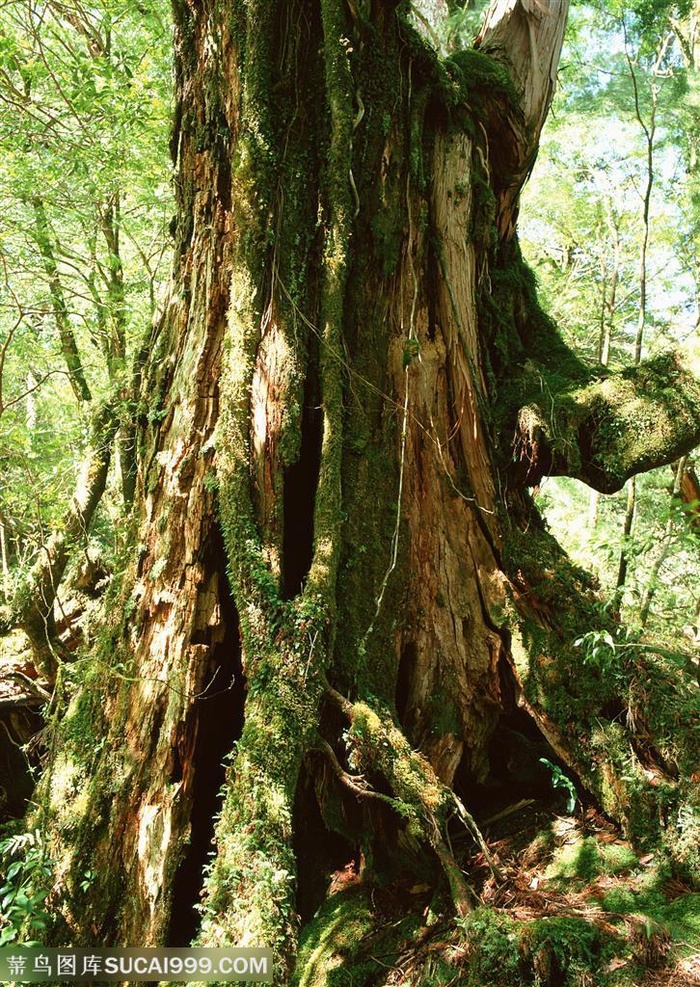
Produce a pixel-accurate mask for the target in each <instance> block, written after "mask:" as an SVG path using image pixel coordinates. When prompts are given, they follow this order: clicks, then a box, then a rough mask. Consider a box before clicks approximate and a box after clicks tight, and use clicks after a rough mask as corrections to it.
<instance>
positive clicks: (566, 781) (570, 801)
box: [539, 757, 578, 812]
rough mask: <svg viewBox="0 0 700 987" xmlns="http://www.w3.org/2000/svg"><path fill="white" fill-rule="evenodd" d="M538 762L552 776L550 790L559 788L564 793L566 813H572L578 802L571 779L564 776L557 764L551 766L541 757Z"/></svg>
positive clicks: (549, 762)
mask: <svg viewBox="0 0 700 987" xmlns="http://www.w3.org/2000/svg"><path fill="white" fill-rule="evenodd" d="M539 760H540V764H544V765H545V767H547V768H549V770H550V772H551V774H552V788H555V789H556V788H561V789H563V790H564V791H565V792H566V795H567V799H566V811H567V812H573V811H574V809H575V808H576V803H577V801H578V793H577V791H576V785H574V783H573V781H572V780H571V778H569V777H568V776H567V775H565V774H564V772H563V771H562V769H561V768H560V767H559V765H558V764H553V763H552V762H551V761H548V760H547V758H546V757H541V758H540V759H539Z"/></svg>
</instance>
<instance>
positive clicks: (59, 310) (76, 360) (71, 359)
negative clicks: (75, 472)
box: [32, 196, 92, 401]
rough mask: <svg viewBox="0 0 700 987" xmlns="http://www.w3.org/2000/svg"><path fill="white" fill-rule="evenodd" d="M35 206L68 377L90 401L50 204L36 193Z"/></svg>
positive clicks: (79, 395) (78, 393)
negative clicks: (53, 237)
mask: <svg viewBox="0 0 700 987" xmlns="http://www.w3.org/2000/svg"><path fill="white" fill-rule="evenodd" d="M32 207H33V209H34V221H35V227H36V242H37V246H38V247H39V252H40V254H41V257H42V260H43V263H44V271H45V273H46V277H47V279H48V282H49V291H50V294H51V304H52V307H53V315H54V321H55V322H56V329H57V331H58V336H59V339H60V341H61V352H62V354H63V358H64V360H65V361H66V367H67V368H68V379H69V380H70V384H71V387H72V388H73V393H74V394H75V396H76V398H77V399H78V401H90V400H91V399H92V395H91V393H90V388H89V387H88V383H87V380H86V379H85V373H84V371H83V364H82V361H81V358H80V353H79V351H78V344H77V343H76V340H75V335H74V333H73V329H72V328H71V324H70V319H69V316H68V306H67V304H66V299H65V296H64V294H63V285H62V284H61V277H60V274H59V270H58V264H57V263H56V257H55V254H54V249H53V244H52V242H51V228H50V226H49V220H48V216H47V215H46V207H45V206H44V202H43V200H42V199H41V198H40V197H39V196H35V197H34V198H33V199H32Z"/></svg>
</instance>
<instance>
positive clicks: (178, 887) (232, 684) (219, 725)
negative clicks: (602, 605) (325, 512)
mask: <svg viewBox="0 0 700 987" xmlns="http://www.w3.org/2000/svg"><path fill="white" fill-rule="evenodd" d="M207 554H208V555H209V560H208V565H209V566H210V567H211V570H212V572H213V573H215V574H216V575H215V578H216V579H217V581H218V590H217V593H218V599H219V608H220V622H219V623H218V624H217V625H215V626H213V627H203V628H200V629H198V631H197V633H196V635H195V637H196V640H195V639H193V641H192V643H193V644H196V645H200V646H201V645H206V646H207V647H208V648H209V659H208V663H207V671H206V675H205V678H204V681H203V682H202V688H201V692H200V693H199V694H198V696H197V698H196V700H195V702H194V703H193V705H192V706H191V708H190V710H189V713H188V715H187V719H186V720H185V721H184V723H183V725H182V728H181V731H180V732H179V736H178V738H177V740H176V743H175V745H174V748H173V770H172V772H171V775H170V780H171V782H172V783H174V784H177V783H179V782H182V785H183V794H184V795H185V796H186V797H188V798H190V799H191V804H192V813H191V816H190V834H189V844H188V846H187V849H186V851H185V854H184V856H183V859H182V862H181V863H180V865H179V867H178V869H177V872H176V874H175V877H174V879H173V891H172V902H171V906H170V913H171V918H170V926H169V929H168V933H167V937H166V942H167V945H169V946H187V945H189V944H190V943H191V942H192V941H193V940H194V938H195V936H196V934H197V931H198V927H199V921H200V915H199V911H198V906H199V904H200V899H201V892H202V888H203V886H204V870H205V867H206V865H207V864H208V863H209V860H210V857H211V852H212V843H213V837H214V820H215V818H216V817H217V815H218V813H219V812H220V810H221V807H222V804H223V791H222V789H223V785H224V782H225V780H226V766H225V765H226V761H227V759H228V758H229V757H230V756H231V755H232V753H233V749H234V745H235V743H236V742H237V741H238V740H239V739H240V737H241V734H242V732H243V723H244V702H245V679H244V675H243V666H242V663H241V647H240V629H239V620H238V613H237V611H236V606H235V604H234V602H233V598H232V596H231V594H230V591H229V589H228V586H227V578H226V556H225V553H224V548H223V543H222V540H221V534H220V533H219V530H218V528H214V529H213V531H212V536H211V546H210V548H209V549H208V553H207Z"/></svg>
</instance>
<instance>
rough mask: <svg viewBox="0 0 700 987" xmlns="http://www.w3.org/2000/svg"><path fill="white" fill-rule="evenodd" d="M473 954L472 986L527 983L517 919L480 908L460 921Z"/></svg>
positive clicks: (470, 958) (470, 955)
mask: <svg viewBox="0 0 700 987" xmlns="http://www.w3.org/2000/svg"><path fill="white" fill-rule="evenodd" d="M458 925H459V926H460V927H461V930H462V932H463V934H464V940H465V943H466V946H467V949H468V951H469V979H468V981H467V983H468V984H469V985H470V987H480V985H482V984H483V985H484V987H488V985H496V987H498V985H503V984H512V985H513V987H518V985H521V984H524V983H525V982H526V981H525V980H524V979H523V976H522V972H521V957H520V952H519V950H518V931H519V926H518V923H517V922H516V921H515V919H513V918H511V917H510V916H508V915H505V914H504V913H502V912H497V911H494V910H493V909H490V908H478V909H476V911H474V912H472V913H471V914H470V915H467V917H466V918H464V919H463V920H461V921H460V922H458Z"/></svg>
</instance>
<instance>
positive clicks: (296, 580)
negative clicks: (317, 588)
mask: <svg viewBox="0 0 700 987" xmlns="http://www.w3.org/2000/svg"><path fill="white" fill-rule="evenodd" d="M322 446H323V411H322V408H321V406H320V403H319V395H318V385H317V383H316V381H315V380H314V375H313V373H309V375H308V376H307V379H306V383H305V385H304V407H303V411H302V414H301V443H300V449H299V458H298V460H297V461H296V462H295V463H293V464H292V465H291V466H288V467H287V468H286V469H285V470H284V479H283V485H284V500H283V514H284V518H283V523H284V539H283V545H282V596H283V597H284V599H287V600H290V599H292V597H294V596H296V595H297V594H298V593H300V592H301V591H302V589H303V587H304V584H305V582H306V578H307V576H308V574H309V569H310V568H311V562H312V559H313V550H314V506H315V502H316V488H317V486H318V479H319V470H320V468H321V449H322Z"/></svg>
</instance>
